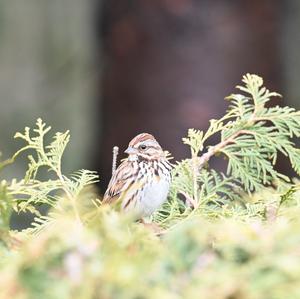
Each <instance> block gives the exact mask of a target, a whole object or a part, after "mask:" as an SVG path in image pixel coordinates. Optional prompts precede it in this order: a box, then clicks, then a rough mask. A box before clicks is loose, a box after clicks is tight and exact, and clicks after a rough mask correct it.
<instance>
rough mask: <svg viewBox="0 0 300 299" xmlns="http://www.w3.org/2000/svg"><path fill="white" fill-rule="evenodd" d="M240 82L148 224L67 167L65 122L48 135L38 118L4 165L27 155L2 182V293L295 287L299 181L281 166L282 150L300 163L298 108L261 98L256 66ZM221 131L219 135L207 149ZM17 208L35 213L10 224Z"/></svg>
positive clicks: (231, 293) (196, 294)
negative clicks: (16, 227) (217, 163)
mask: <svg viewBox="0 0 300 299" xmlns="http://www.w3.org/2000/svg"><path fill="white" fill-rule="evenodd" d="M243 82H244V83H245V86H242V87H239V89H240V90H241V91H242V92H243V93H245V94H246V95H232V96H230V100H231V106H230V108H229V110H228V112H227V113H226V115H225V116H224V117H223V118H222V119H220V120H213V121H211V124H210V127H209V129H208V131H207V132H201V131H198V130H194V129H193V130H190V131H189V133H188V137H187V138H184V140H183V141H184V143H185V144H187V145H188V146H190V148H191V157H190V158H188V159H186V160H183V161H180V162H178V163H175V167H174V171H173V185H172V189H171V192H170V198H169V201H168V202H167V203H166V204H165V205H164V206H163V207H162V209H161V210H160V211H158V212H157V213H156V214H155V215H154V216H153V222H154V224H153V225H152V226H151V225H148V226H144V225H142V224H140V223H137V222H134V221H133V220H132V219H131V218H130V216H129V215H124V214H122V213H118V212H116V211H113V210H112V208H111V207H108V206H102V205H101V203H100V201H99V199H97V195H96V192H95V190H94V188H93V184H94V183H95V182H96V181H97V179H98V177H97V174H95V173H94V172H92V171H87V170H80V171H77V172H75V173H74V174H72V175H70V176H67V175H65V174H64V173H63V170H62V165H61V161H62V156H63V152H64V149H65V147H66V145H67V143H68V141H69V132H65V133H57V134H55V135H54V136H53V139H52V142H50V144H48V145H47V144H46V141H45V138H44V137H45V135H46V134H48V133H49V131H50V127H47V126H46V125H45V124H44V123H43V122H42V120H40V119H39V120H38V121H37V127H36V128H35V129H34V130H33V131H32V130H30V129H29V128H26V129H25V132H24V133H22V134H21V133H17V134H16V137H17V138H22V139H23V140H24V142H25V145H24V147H23V148H21V149H20V151H18V152H17V153H16V154H15V155H14V156H13V157H12V158H11V159H8V160H6V161H4V162H3V164H2V165H0V170H1V168H2V167H4V166H7V165H8V164H9V163H11V162H13V161H14V160H15V159H16V158H17V157H19V155H20V154H22V153H23V152H26V151H27V150H29V151H30V154H31V155H29V157H28V158H29V165H28V170H27V173H26V175H25V178H24V179H23V180H20V181H17V180H13V181H12V182H6V181H2V183H1V184H0V241H1V242H0V299H27V298H30V299H31V298H33V299H35V298H43V299H52V298H53V299H54V298H55V299H56V298H60V299H67V298H72V299H96V298H103V299H115V298H121V299H122V298H134V299H150V298H151V299H152V298H166V299H179V298H205V299H253V298H254V299H265V298H268V299H279V298H287V299H289V298H291V299H295V298H300V288H299V281H300V267H299V264H300V234H299V227H300V219H299V216H298V215H299V213H300V191H299V183H298V182H297V181H296V180H291V179H289V178H287V177H285V176H283V175H282V174H281V173H279V172H278V171H276V170H275V169H274V164H275V162H276V159H277V154H278V152H281V153H283V154H285V155H286V156H287V157H288V158H289V159H290V161H291V166H292V167H293V168H294V170H296V172H298V173H299V169H300V157H299V149H297V148H296V147H295V145H294V143H293V141H292V140H291V138H293V137H299V136H300V114H299V112H298V111H295V110H294V109H291V108H288V107H283V108H280V107H275V108H266V107H265V104H266V103H267V102H268V100H269V99H270V97H271V96H275V95H277V94H275V93H272V92H269V91H268V90H266V89H265V88H264V87H263V86H262V84H263V82H262V79H261V78H260V77H258V76H255V75H247V76H245V77H244V79H243ZM214 134H219V136H220V142H219V143H218V144H216V145H214V146H211V147H208V148H207V151H206V152H204V153H202V151H203V150H204V149H205V148H206V145H205V144H206V141H207V140H208V139H209V138H210V137H211V136H212V135H214ZM218 154H221V155H223V156H225V157H226V158H227V159H228V169H227V174H226V175H225V174H222V173H218V172H216V171H215V170H213V169H210V168H209V167H208V165H207V164H208V162H209V160H210V158H211V157H212V156H215V155H218ZM42 168H45V169H46V170H48V171H47V174H48V175H49V177H48V178H46V179H45V178H43V179H42V177H41V176H39V173H40V171H41V169H42ZM40 204H43V205H48V207H49V208H50V211H49V213H48V214H47V215H46V216H43V215H41V214H40V212H39V210H38V208H37V207H38V205H40ZM13 210H14V211H16V212H23V211H29V212H31V213H34V214H35V215H36V218H35V220H34V222H33V223H32V226H31V227H30V228H28V229H27V230H24V231H21V232H17V231H12V230H10V229H9V221H10V216H11V213H12V211H13ZM157 226H159V227H160V228H161V231H160V234H159V235H157V233H155V232H154V231H155V230H154V228H155V229H156V231H157Z"/></svg>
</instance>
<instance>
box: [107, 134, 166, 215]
mask: <svg viewBox="0 0 300 299" xmlns="http://www.w3.org/2000/svg"><path fill="white" fill-rule="evenodd" d="M125 153H127V154H128V158H127V159H126V160H124V161H123V162H122V163H121V164H120V165H119V167H118V168H117V169H116V171H115V172H114V173H113V175H112V178H111V180H110V182H109V185H108V188H107V190H106V192H105V194H104V198H103V202H104V203H109V204H110V203H114V202H120V205H121V209H122V210H125V211H130V212H133V213H134V214H135V215H136V216H137V217H138V218H143V217H146V216H149V215H151V214H152V213H153V212H154V211H156V210H157V209H158V208H159V207H160V206H161V205H162V204H163V203H164V202H165V201H166V199H167V195H168V192H169V187H170V182H171V174H170V171H171V164H170V163H169V162H168V160H167V158H166V155H165V153H164V151H163V150H162V148H161V146H160V145H159V144H158V142H157V141H156V140H155V138H154V137H153V136H152V135H150V134H148V133H142V134H139V135H137V136H136V137H135V138H133V139H132V140H131V141H130V143H129V146H128V148H127V149H126V151H125Z"/></svg>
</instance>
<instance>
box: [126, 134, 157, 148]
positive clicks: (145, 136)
mask: <svg viewBox="0 0 300 299" xmlns="http://www.w3.org/2000/svg"><path fill="white" fill-rule="evenodd" d="M149 139H150V140H155V138H154V137H153V136H152V135H151V134H148V133H142V134H139V135H137V136H136V137H134V138H133V139H132V140H131V141H130V143H129V145H130V146H133V145H134V144H136V143H138V142H141V141H146V140H149ZM155 141H156V140H155Z"/></svg>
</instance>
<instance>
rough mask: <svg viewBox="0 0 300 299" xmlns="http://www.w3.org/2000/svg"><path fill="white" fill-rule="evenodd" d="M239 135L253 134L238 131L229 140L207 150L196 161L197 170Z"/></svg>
mask: <svg viewBox="0 0 300 299" xmlns="http://www.w3.org/2000/svg"><path fill="white" fill-rule="evenodd" d="M241 134H253V132H251V131H248V130H239V131H237V132H236V133H234V134H233V135H232V136H230V137H229V138H227V139H225V140H223V141H222V142H220V143H218V144H216V145H215V146H212V147H211V148H209V150H208V151H207V152H206V153H205V154H203V155H202V156H201V157H200V158H199V159H198V169H199V170H200V169H202V168H203V166H204V165H205V164H206V163H207V162H208V161H209V159H210V158H211V157H212V156H214V155H215V154H216V153H217V152H219V151H220V150H221V149H222V148H224V147H225V146H227V145H228V144H230V143H234V142H235V139H236V138H237V137H238V136H239V135H241Z"/></svg>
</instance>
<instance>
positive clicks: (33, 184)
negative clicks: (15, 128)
mask: <svg viewBox="0 0 300 299" xmlns="http://www.w3.org/2000/svg"><path fill="white" fill-rule="evenodd" d="M50 130H51V127H50V126H47V125H46V124H45V123H44V122H43V121H42V120H41V119H40V118H39V119H38V120H37V122H36V128H35V129H33V132H31V130H30V128H28V127H26V128H25V130H24V133H20V132H18V133H16V134H15V138H20V139H22V140H24V141H25V143H26V144H25V146H24V147H22V148H21V149H20V150H19V151H18V152H17V153H16V154H15V155H14V157H13V159H15V158H16V157H17V156H18V155H20V154H21V153H22V152H24V151H28V150H31V151H33V154H31V155H28V159H29V163H28V169H27V171H26V176H25V179H24V180H21V181H16V180H13V181H12V182H11V184H10V185H9V187H8V190H9V195H10V196H12V197H13V198H14V201H15V202H16V203H17V210H18V211H28V210H30V211H31V212H33V213H35V214H36V215H37V218H36V219H35V221H36V224H35V227H37V226H38V225H39V224H40V223H43V224H44V223H45V219H47V220H49V217H48V216H47V217H45V216H41V215H40V214H39V212H38V210H37V209H36V206H37V205H40V204H46V205H47V206H49V207H52V208H54V209H61V204H62V202H63V201H64V200H63V199H64V198H67V200H68V202H69V203H70V205H71V207H72V210H73V212H74V215H75V217H76V219H77V221H79V222H81V221H82V219H81V215H80V211H79V207H78V206H79V204H78V202H77V201H78V198H79V196H80V193H81V192H82V190H84V188H86V187H87V186H90V185H92V184H94V183H96V182H98V175H97V174H96V172H95V171H89V170H85V169H83V170H79V171H77V172H75V173H74V174H72V175H70V176H69V177H67V176H65V175H64V174H63V173H62V166H61V161H62V156H63V154H64V151H65V148H66V146H67V144H68V142H69V140H70V134H69V131H66V132H64V133H60V132H58V133H56V134H55V135H54V136H53V137H52V142H50V144H48V145H46V144H45V136H46V134H47V133H48V132H49V131H50ZM42 167H44V168H46V169H47V170H48V171H49V172H52V173H53V174H54V178H53V176H52V178H50V179H48V180H39V179H38V172H39V171H40V170H41V168H42ZM61 191H62V192H61Z"/></svg>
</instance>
